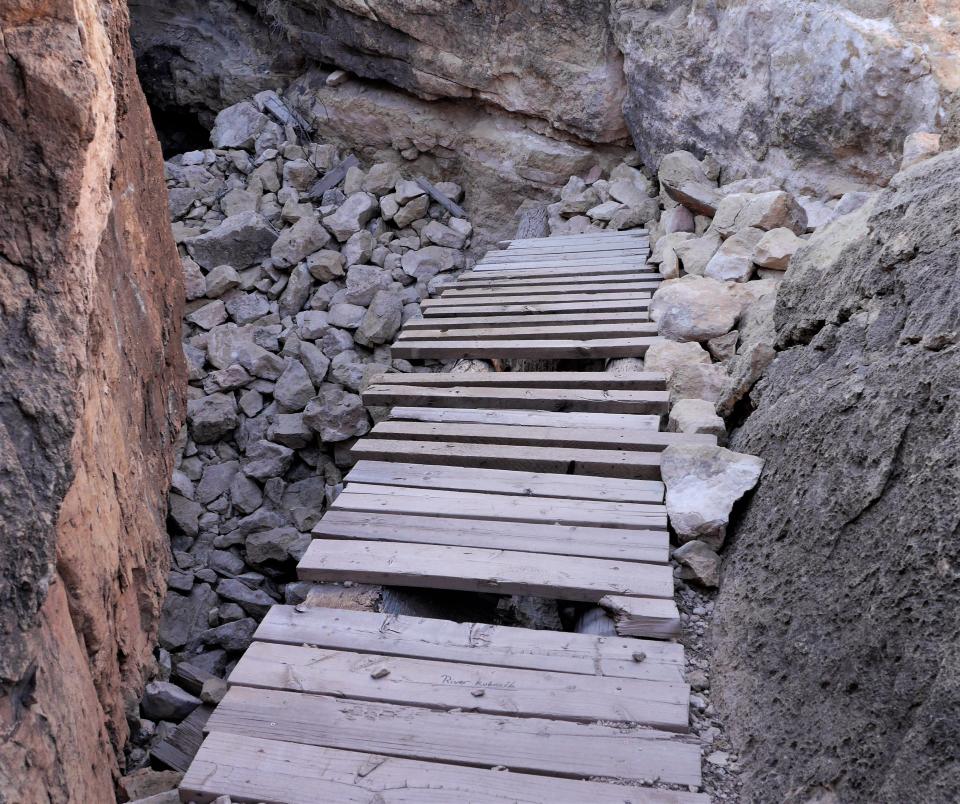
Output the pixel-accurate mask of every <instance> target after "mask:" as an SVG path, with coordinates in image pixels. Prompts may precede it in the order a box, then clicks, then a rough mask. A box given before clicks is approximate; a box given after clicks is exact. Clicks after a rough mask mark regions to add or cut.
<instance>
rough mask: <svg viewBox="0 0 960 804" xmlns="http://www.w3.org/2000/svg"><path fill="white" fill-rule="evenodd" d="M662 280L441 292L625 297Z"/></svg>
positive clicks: (460, 295) (458, 295)
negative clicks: (614, 294)
mask: <svg viewBox="0 0 960 804" xmlns="http://www.w3.org/2000/svg"><path fill="white" fill-rule="evenodd" d="M660 283H661V280H660V279H640V280H633V279H628V280H625V281H622V282H611V283H602V282H601V283H595V282H594V283H583V284H580V283H566V284H549V283H548V284H542V283H538V284H536V285H524V286H522V287H514V286H513V285H506V286H501V285H494V284H484V285H483V286H481V287H473V286H472V285H464V286H462V287H458V286H447V287H445V288H444V289H443V290H442V291H441V292H440V298H441V299H454V298H456V299H461V298H463V299H470V298H474V297H486V298H494V297H498V296H515V295H516V294H518V293H523V294H524V295H526V296H542V295H556V294H558V293H563V294H567V293H571V294H578V295H584V294H591V295H594V294H600V295H603V294H610V293H616V294H624V293H634V292H640V293H643V292H647V293H649V292H652V291H655V290H656V289H657V288H658V287H660Z"/></svg>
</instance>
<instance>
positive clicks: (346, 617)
mask: <svg viewBox="0 0 960 804" xmlns="http://www.w3.org/2000/svg"><path fill="white" fill-rule="evenodd" d="M255 638H256V639H257V640H259V641H261V642H282V643H284V644H287V645H313V646H316V647H318V648H330V649H334V650H350V651H355V652H358V653H376V654H381V655H384V656H407V657H409V658H413V659H441V660H443V661H448V662H466V663H467V664H481V665H488V664H489V665H495V666H497V667H516V668H524V669H527V670H549V671H552V672H556V673H577V674H581V675H588V676H592V675H601V676H612V677H616V678H642V679H646V680H648V681H673V682H681V681H683V647H682V646H680V645H677V644H675V643H672V642H652V641H648V640H638V639H632V638H621V637H609V636H608V637H600V636H594V635H591V634H574V633H568V632H565V631H532V630H530V629H529V628H516V627H511V626H505V625H488V624H485V623H458V622H453V621H452V620H438V619H433V618H427V617H409V616H405V615H401V614H380V613H377V612H369V611H348V610H344V609H329V608H314V607H309V608H304V609H303V610H300V607H297V606H274V607H273V608H271V609H270V611H269V612H267V616H266V617H265V618H264V619H263V621H262V622H261V623H260V626H259V627H258V628H257V633H256V634H255ZM637 651H643V652H644V653H645V654H646V659H645V660H644V661H643V662H637V661H635V660H634V659H633V655H634V654H635V653H636V652H637Z"/></svg>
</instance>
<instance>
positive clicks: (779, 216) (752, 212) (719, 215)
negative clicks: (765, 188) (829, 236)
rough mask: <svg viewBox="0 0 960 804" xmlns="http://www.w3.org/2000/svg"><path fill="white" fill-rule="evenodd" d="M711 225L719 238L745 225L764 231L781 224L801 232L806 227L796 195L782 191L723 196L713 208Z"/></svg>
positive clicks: (745, 226) (778, 226)
mask: <svg viewBox="0 0 960 804" xmlns="http://www.w3.org/2000/svg"><path fill="white" fill-rule="evenodd" d="M713 227H714V228H715V229H716V231H718V232H719V233H720V234H721V235H722V236H723V237H729V236H730V235H733V234H736V233H737V232H739V231H740V230H741V229H746V228H747V227H753V228H755V229H762V230H764V231H769V230H770V229H778V228H781V227H783V228H787V229H790V230H791V231H792V232H794V233H796V234H803V233H804V232H805V231H806V229H807V213H806V212H804V210H803V207H801V206H800V204H799V203H797V199H796V198H794V197H793V196H792V195H791V194H790V193H786V192H784V191H783V190H773V191H771V192H766V193H758V194H754V193H732V194H731V195H728V196H725V197H724V199H723V200H722V201H721V202H720V204H719V206H718V207H717V212H716V214H715V215H714V216H713Z"/></svg>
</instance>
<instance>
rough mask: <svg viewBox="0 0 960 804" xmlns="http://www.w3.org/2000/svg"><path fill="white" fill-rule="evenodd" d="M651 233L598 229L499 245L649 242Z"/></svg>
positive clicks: (517, 246) (515, 240) (520, 239)
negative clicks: (620, 241)
mask: <svg viewBox="0 0 960 804" xmlns="http://www.w3.org/2000/svg"><path fill="white" fill-rule="evenodd" d="M649 237H650V233H649V232H648V231H647V230H646V229H631V230H629V231H617V232H611V231H609V230H607V231H604V230H602V229H597V230H596V231H592V232H582V233H580V234H572V235H550V236H549V237H514V238H507V239H505V240H500V241H499V242H498V245H499V246H500V247H501V248H521V247H523V246H531V245H542V244H544V243H546V244H552V245H560V244H567V243H573V242H577V241H582V242H585V243H610V242H614V241H617V240H625V241H630V240H636V239H637V238H639V239H641V240H647V239H649Z"/></svg>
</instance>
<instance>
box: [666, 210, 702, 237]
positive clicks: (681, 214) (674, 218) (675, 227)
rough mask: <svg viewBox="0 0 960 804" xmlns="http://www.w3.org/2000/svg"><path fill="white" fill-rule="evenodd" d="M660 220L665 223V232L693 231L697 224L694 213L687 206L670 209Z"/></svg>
mask: <svg viewBox="0 0 960 804" xmlns="http://www.w3.org/2000/svg"><path fill="white" fill-rule="evenodd" d="M660 222H661V223H662V224H663V231H664V233H665V234H673V233H674V232H693V230H694V228H695V226H696V224H695V223H694V220H693V213H692V212H691V211H690V210H689V209H687V208H686V207H681V206H678V207H674V208H673V209H668V210H667V211H666V212H664V213H663V215H661V216H660Z"/></svg>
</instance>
